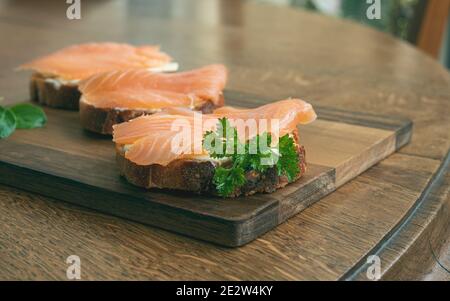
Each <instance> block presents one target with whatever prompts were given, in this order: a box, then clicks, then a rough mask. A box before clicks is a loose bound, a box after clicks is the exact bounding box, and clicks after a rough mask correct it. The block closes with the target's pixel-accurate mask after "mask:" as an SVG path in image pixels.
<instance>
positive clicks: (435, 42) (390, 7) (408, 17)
mask: <svg viewBox="0 0 450 301" xmlns="http://www.w3.org/2000/svg"><path fill="white" fill-rule="evenodd" d="M253 1H258V2H266V3H271V4H276V5H285V6H293V7H298V8H300V9H307V10H311V11H315V12H317V13H321V14H326V15H330V16H334V17H337V18H346V19H351V20H354V21H356V22H360V23H362V24H365V25H367V26H371V27H373V28H375V29H377V30H380V31H384V32H388V33H390V34H392V35H394V36H396V37H398V38H400V39H403V40H405V41H408V42H410V43H411V44H414V45H416V46H418V47H419V48H421V49H422V50H424V51H425V52H427V53H428V54H430V55H431V56H433V57H435V58H436V59H438V60H439V61H440V62H441V63H442V64H443V65H445V66H446V67H447V68H450V22H448V15H449V9H450V1H449V0H380V7H381V14H382V18H381V19H379V20H377V19H375V20H369V19H368V18H367V17H366V10H367V6H368V4H367V2H366V0H253Z"/></svg>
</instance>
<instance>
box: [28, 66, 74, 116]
mask: <svg viewBox="0 0 450 301" xmlns="http://www.w3.org/2000/svg"><path fill="white" fill-rule="evenodd" d="M52 80H56V78H55V77H51V76H46V75H43V74H41V73H37V72H36V73H33V75H32V76H31V80H30V99H31V101H34V102H36V103H39V104H41V105H45V106H49V107H52V108H58V109H65V110H75V111H76V110H78V108H79V102H80V97H81V94H80V91H78V85H76V84H62V83H61V84H58V85H56V84H55V83H54V81H53V82H52Z"/></svg>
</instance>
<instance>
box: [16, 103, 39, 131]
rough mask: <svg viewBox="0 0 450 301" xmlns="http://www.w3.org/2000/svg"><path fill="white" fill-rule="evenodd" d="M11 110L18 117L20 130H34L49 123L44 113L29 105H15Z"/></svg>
mask: <svg viewBox="0 0 450 301" xmlns="http://www.w3.org/2000/svg"><path fill="white" fill-rule="evenodd" d="M10 110H11V111H12V112H13V113H14V114H15V115H16V120H17V128H18V129H33V128H39V127H43V126H44V125H45V124H46V123H47V116H45V113H44V111H43V110H42V109H41V108H40V107H37V106H34V105H32V104H29V103H21V104H17V105H14V106H12V107H11V108H10Z"/></svg>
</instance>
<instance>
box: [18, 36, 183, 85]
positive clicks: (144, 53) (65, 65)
mask: <svg viewBox="0 0 450 301" xmlns="http://www.w3.org/2000/svg"><path fill="white" fill-rule="evenodd" d="M171 60H172V59H171V57H170V56H168V55H167V54H165V53H164V52H161V51H160V50H159V47H158V46H148V45H146V46H138V47H135V46H132V45H128V44H118V43H88V44H80V45H73V46H69V47H66V48H63V49H61V50H59V51H56V52H54V53H51V54H49V55H47V56H44V57H41V58H38V59H35V60H33V61H31V62H29V63H26V64H23V65H22V66H20V67H19V68H20V69H31V70H34V71H37V72H39V73H42V74H45V75H51V76H56V77H59V78H62V79H64V80H82V79H85V78H87V77H89V76H91V75H94V74H97V73H101V72H107V71H111V70H126V69H131V68H148V69H150V70H151V69H154V70H157V69H158V68H162V67H163V66H168V64H169V63H170V62H171ZM172 67H173V68H175V67H176V66H173V65H172Z"/></svg>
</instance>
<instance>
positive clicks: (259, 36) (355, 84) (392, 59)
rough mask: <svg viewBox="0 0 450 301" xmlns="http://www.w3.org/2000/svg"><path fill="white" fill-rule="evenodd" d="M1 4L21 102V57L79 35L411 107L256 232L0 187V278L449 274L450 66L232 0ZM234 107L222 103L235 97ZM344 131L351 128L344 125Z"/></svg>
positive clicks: (268, 90)
mask: <svg viewBox="0 0 450 301" xmlns="http://www.w3.org/2000/svg"><path fill="white" fill-rule="evenodd" d="M66 8H67V5H66V4H65V2H64V1H39V4H37V3H36V1H6V0H5V1H0V36H1V41H2V47H0V70H1V71H0V91H1V92H0V94H2V95H3V96H4V97H5V101H4V102H7V103H8V102H16V101H23V100H26V99H27V90H26V86H27V80H28V74H24V73H17V72H13V69H14V68H15V67H16V66H18V65H19V64H20V63H22V62H24V61H27V60H29V59H31V58H33V57H35V56H38V55H42V54H46V53H48V52H49V51H50V50H54V49H58V48H60V47H62V46H65V45H68V44H72V43H80V42H87V41H105V40H114V41H126V42H130V43H138V44H139V43H160V44H162V45H163V47H164V50H166V51H167V52H169V53H170V54H171V55H172V56H173V57H175V58H177V60H178V61H179V62H180V63H181V64H182V66H183V67H184V68H186V69H187V68H191V67H196V66H200V65H203V64H207V63H211V62H223V63H225V64H226V65H227V66H228V67H229V69H230V73H231V74H230V83H229V86H228V88H229V89H231V90H233V91H240V92H245V93H248V94H249V95H265V96H266V97H267V98H271V99H274V100H276V99H282V98H285V97H288V96H298V97H301V98H304V99H307V100H310V101H312V102H313V103H315V104H318V105H326V106H330V107H336V108H341V109H342V108H344V109H348V110H353V111H363V112H373V113H378V114H380V113H381V114H386V115H392V114H393V115H400V116H405V117H408V118H410V119H412V120H413V121H414V123H415V130H414V136H413V139H412V142H411V143H410V144H409V145H408V146H406V147H405V148H403V149H401V150H400V152H399V153H397V154H394V155H393V156H391V157H389V158H388V159H386V160H384V161H382V162H381V163H380V164H378V165H376V166H375V167H373V168H371V169H370V170H368V171H367V172H365V173H364V174H362V175H361V176H359V177H358V178H356V179H355V180H353V181H351V182H350V183H348V184H346V185H344V186H343V187H341V188H340V189H338V190H337V191H336V192H334V193H332V194H331V195H329V196H328V197H326V198H324V199H323V200H321V201H320V202H318V203H316V204H315V205H313V206H311V207H310V208H308V209H307V210H305V211H303V212H302V213H301V214H299V215H297V216H295V217H293V218H292V219H290V220H289V221H288V222H286V223H284V224H283V225H281V226H279V227H278V228H277V229H275V230H273V231H270V232H269V233H267V234H265V235H264V236H262V237H261V238H259V239H257V240H256V241H254V242H252V243H250V244H248V245H246V246H244V247H241V248H237V249H229V248H223V247H218V246H216V245H213V244H209V243H205V242H201V241H197V240H193V239H189V238H186V237H183V236H180V235H176V234H172V233H169V232H166V231H163V230H159V229H156V228H152V227H147V226H143V225H140V224H136V223H132V222H128V221H125V220H122V219H118V218H114V217H111V216H106V215H103V214H99V213H96V212H93V211H90V210H87V209H83V208H80V207H76V206H72V205H68V204H65V203H62V202H59V201H56V200H52V199H49V198H45V197H41V196H38V195H34V194H30V193H27V192H24V191H20V190H16V189H12V188H9V187H6V186H0V279H66V268H67V266H68V265H67V264H66V262H65V260H66V258H67V257H68V256H69V255H71V254H75V255H78V256H79V257H80V258H81V262H82V275H81V276H82V279H180V280H183V279H230V280H235V279H236V280H237V279H247V280H252V279H287V280H303V279H322V280H334V279H367V278H366V269H367V265H366V258H367V256H368V255H374V254H375V255H378V256H380V258H381V267H382V275H383V278H384V279H447V280H449V279H450V274H449V273H448V272H447V271H446V270H445V269H448V268H449V267H450V248H449V245H450V238H449V237H450V200H449V187H450V185H449V184H450V174H449V167H448V165H449V156H448V150H449V146H450V75H449V73H448V72H447V70H445V69H444V68H443V67H441V66H440V65H439V64H438V63H437V62H435V61H434V60H433V59H431V58H429V57H427V56H426V55H424V54H423V53H421V52H419V51H418V50H416V49H415V48H414V47H412V46H410V45H408V44H406V43H404V42H401V41H399V40H396V39H394V38H392V37H390V36H388V35H386V34H383V33H380V32H377V31H375V30H372V29H369V28H365V27H362V26H360V25H357V24H354V23H352V22H349V21H343V20H337V19H334V18H328V17H324V16H320V15H318V14H313V13H309V12H306V11H302V10H297V9H292V8H285V7H274V6H270V5H266V4H257V3H254V2H241V1H230V0H224V1H215V0H203V1H200V0H195V1H187V0H180V1H167V0H161V1H151V2H150V1H149V2H144V1H98V2H93V1H90V2H89V3H88V1H82V19H81V20H72V21H69V20H68V19H67V18H66V14H65V10H66ZM231 104H233V103H232V102H231ZM348 139H352V137H348Z"/></svg>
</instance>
